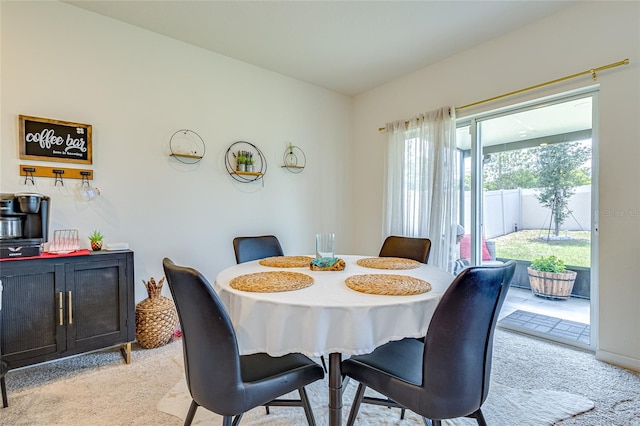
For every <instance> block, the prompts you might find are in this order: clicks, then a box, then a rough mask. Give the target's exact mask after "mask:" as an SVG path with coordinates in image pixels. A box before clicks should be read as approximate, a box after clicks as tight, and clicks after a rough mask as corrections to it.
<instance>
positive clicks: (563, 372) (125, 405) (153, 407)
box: [0, 329, 640, 426]
mask: <svg viewBox="0 0 640 426" xmlns="http://www.w3.org/2000/svg"><path fill="white" fill-rule="evenodd" d="M181 356H182V348H181V341H179V340H178V341H175V342H173V343H171V344H169V345H166V346H163V347H161V348H157V349H150V350H145V349H141V348H140V347H137V346H136V345H134V351H133V354H132V358H133V362H132V364H130V365H126V364H124V363H123V362H122V358H121V357H120V354H119V352H118V351H117V350H111V351H102V352H96V353H92V354H86V355H82V356H78V357H75V358H69V359H65V360H61V361H58V362H55V363H48V364H41V365H38V366H33V367H29V368H24V369H20V370H12V371H10V372H9V373H8V375H7V388H8V391H9V407H8V408H4V409H3V408H0V424H1V425H2V426H5V425H6V426H8V425H11V426H14V425H29V426H31V425H38V426H41V425H45V426H49V425H51V426H54V425H65V426H76V425H77V426H85V425H89V426H102V425H134V426H146V425H154V426H155V425H161V426H164V425H174V426H177V425H181V424H182V420H181V419H180V418H179V417H183V416H184V415H186V412H187V407H188V403H187V404H186V406H185V407H184V409H182V410H181V411H180V412H179V413H178V412H177V413H176V415H175V416H174V415H170V414H167V413H165V412H162V411H160V410H159V409H158V403H159V401H161V400H162V399H163V398H164V397H165V396H166V395H167V394H168V393H169V392H170V391H171V390H172V389H174V387H175V386H176V384H177V383H179V382H180V381H181V379H182V378H183V369H182V367H181V363H182V359H181ZM492 379H493V385H492V388H491V395H490V397H489V398H490V400H489V401H488V402H487V403H486V404H485V407H484V411H485V415H486V416H487V418H488V419H489V424H490V425H492V426H496V425H501V424H509V425H515V424H531V425H543V424H545V423H543V422H542V421H541V418H542V414H541V411H542V408H541V403H540V402H539V401H538V400H537V399H536V400H530V401H529V403H528V407H529V408H531V409H532V413H533V414H526V413H521V414H519V416H520V418H524V419H529V420H530V421H529V422H528V423H527V422H524V420H523V423H521V422H520V421H518V423H514V422H513V420H512V417H511V416H512V413H513V411H514V409H511V408H508V407H509V405H507V404H511V403H510V402H505V404H504V405H503V406H504V407H507V408H504V410H500V412H498V411H497V410H493V409H491V407H492V406H494V405H493V403H492V402H491V399H493V398H495V397H498V396H499V397H500V398H504V397H506V396H508V395H511V396H512V398H513V399H514V400H515V401H516V402H518V401H523V400H524V399H526V398H528V397H527V395H530V396H531V397H532V398H538V397H542V395H543V393H542V392H538V391H536V389H546V391H545V392H544V394H545V395H546V396H549V395H555V396H556V397H552V399H553V401H552V402H551V404H549V405H547V404H548V403H546V402H545V403H544V406H545V407H547V406H549V407H551V408H555V407H554V405H557V404H556V403H557V401H559V400H560V399H562V398H564V397H566V396H567V395H566V394H565V393H567V394H573V395H576V396H577V397H578V401H581V402H584V400H585V399H588V400H591V401H593V402H594V403H595V408H593V409H592V410H589V411H587V412H585V413H582V414H579V415H576V416H575V417H569V418H567V419H565V420H560V421H557V422H556V424H558V425H562V426H565V425H580V426H585V425H587V426H591V425H594V426H596V425H597V426H600V425H603V424H611V425H620V426H621V425H625V426H627V425H634V426H640V410H639V407H640V375H639V374H637V373H633V372H631V371H628V370H625V369H621V368H617V367H614V366H612V365H609V364H605V363H602V362H599V361H596V360H595V359H594V358H593V354H591V353H588V352H584V351H580V350H574V349H571V348H568V347H564V346H561V345H557V344H554V343H551V342H546V341H542V340H539V339H535V338H530V337H527V336H522V335H519V334H517V333H513V332H510V331H504V330H501V329H497V330H496V336H495V345H494V358H493V370H492ZM354 385H355V383H353V382H352V383H351V384H350V386H354ZM316 386H317V387H318V388H319V389H320V391H319V397H320V398H326V394H327V393H326V388H325V387H324V385H323V384H322V383H320V382H319V383H316V384H315V385H314V387H316ZM349 392H353V390H352V389H351V390H349ZM555 392H559V393H557V394H556V393H555ZM350 398H351V393H349V394H348V395H346V396H345V398H344V404H345V409H344V419H345V421H346V417H347V413H348V408H349V407H348V405H349V404H350V403H351V399H350ZM545 399H546V398H545ZM519 404H520V405H522V404H521V403H519ZM569 408H570V409H571V410H573V412H578V411H580V410H581V409H582V408H578V407H576V406H572V403H569ZM324 409H325V405H324V404H323V402H322V399H321V400H320V402H319V403H318V402H314V413H315V417H316V420H317V421H318V423H321V422H325V421H326V420H325V419H326V415H325V414H324V412H323V410H324ZM372 409H373V410H375V409H376V407H373V406H368V405H365V406H363V408H362V410H361V419H362V420H361V421H360V422H358V423H357V424H358V425H367V424H368V425H373V424H376V425H379V424H384V423H380V419H379V418H378V417H377V416H375V417H374V416H373V415H372V414H371V413H373V412H374V411H372ZM520 409H522V408H518V410H520ZM282 410H292V411H293V412H294V414H293V415H296V416H303V414H302V412H301V409H299V408H289V407H273V408H272V409H271V414H270V415H269V416H267V415H265V413H264V410H263V409H259V410H258V411H256V414H259V416H258V417H260V418H261V419H262V420H263V423H253V424H254V425H259V424H271V425H273V424H278V421H276V420H275V419H276V417H275V416H279V415H281V414H280V413H282ZM382 410H383V412H384V413H385V414H387V415H388V416H385V417H388V418H389V419H391V420H390V421H391V423H387V424H397V425H411V424H412V421H411V420H405V421H404V422H400V420H399V415H398V410H397V409H386V408H382ZM387 411H388V413H387ZM206 413H207V412H206V410H204V409H202V408H201V409H199V410H198V415H200V416H201V415H206ZM499 415H504V416H505V417H506V418H507V419H509V420H508V421H507V422H504V421H502V420H498V419H497V417H493V416H499ZM556 415H557V414H556ZM177 416H179V417H177ZM409 416H410V415H409V413H407V417H409ZM411 416H413V415H411ZM301 418H303V417H301ZM412 418H414V417H412ZM466 420H468V419H466ZM210 424H211V423H210ZM212 424H213V425H216V423H212ZM247 424H251V423H250V422H249V418H248V416H247V419H245V420H243V422H241V426H242V425H247ZM298 424H300V423H298ZM302 424H304V423H302ZM472 424H473V423H472Z"/></svg>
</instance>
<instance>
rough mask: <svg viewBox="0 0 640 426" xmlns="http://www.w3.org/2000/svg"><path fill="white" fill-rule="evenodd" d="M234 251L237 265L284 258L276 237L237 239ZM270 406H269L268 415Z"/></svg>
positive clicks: (234, 241) (322, 359)
mask: <svg viewBox="0 0 640 426" xmlns="http://www.w3.org/2000/svg"><path fill="white" fill-rule="evenodd" d="M233 251H234V252H235V254H236V263H244V262H251V261H252V260H258V259H264V258H266V257H273V256H284V251H283V250H282V246H281V245H280V241H278V238H277V237H275V236H274V235H261V236H258V237H236V238H234V239H233ZM320 362H322V368H324V371H325V372H326V371H327V363H326V361H325V360H324V356H321V357H320ZM268 412H269V406H267V413H268Z"/></svg>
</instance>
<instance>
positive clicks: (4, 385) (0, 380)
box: [0, 376, 9, 407]
mask: <svg viewBox="0 0 640 426" xmlns="http://www.w3.org/2000/svg"><path fill="white" fill-rule="evenodd" d="M0 388H1V389H2V406H3V407H8V406H9V401H8V399H7V383H6V382H5V381H4V376H2V378H0Z"/></svg>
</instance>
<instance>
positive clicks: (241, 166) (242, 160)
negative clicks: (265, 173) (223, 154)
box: [236, 151, 247, 172]
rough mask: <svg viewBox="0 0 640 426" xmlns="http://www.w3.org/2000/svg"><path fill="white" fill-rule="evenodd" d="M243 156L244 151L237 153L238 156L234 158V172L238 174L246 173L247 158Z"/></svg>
mask: <svg viewBox="0 0 640 426" xmlns="http://www.w3.org/2000/svg"><path fill="white" fill-rule="evenodd" d="M245 154H246V152H245V151H238V155H237V156H236V170H237V171H239V172H244V171H246V166H247V156H246V155H245Z"/></svg>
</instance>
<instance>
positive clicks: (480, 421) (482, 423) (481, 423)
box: [471, 409, 487, 426]
mask: <svg viewBox="0 0 640 426" xmlns="http://www.w3.org/2000/svg"><path fill="white" fill-rule="evenodd" d="M471 416H472V417H475V419H476V421H477V422H478V426H487V421H486V420H485V419H484V415H483V414H482V410H481V409H478V411H476V412H475V413H473V414H472V415H471Z"/></svg>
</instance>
